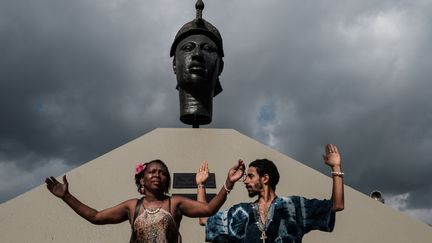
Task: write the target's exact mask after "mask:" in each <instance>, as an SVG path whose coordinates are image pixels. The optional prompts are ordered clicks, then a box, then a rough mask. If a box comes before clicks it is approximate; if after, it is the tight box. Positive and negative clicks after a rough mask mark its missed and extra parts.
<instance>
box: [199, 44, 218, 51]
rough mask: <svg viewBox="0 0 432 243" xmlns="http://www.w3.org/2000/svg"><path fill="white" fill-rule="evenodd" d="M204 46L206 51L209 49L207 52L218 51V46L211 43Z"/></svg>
mask: <svg viewBox="0 0 432 243" xmlns="http://www.w3.org/2000/svg"><path fill="white" fill-rule="evenodd" d="M202 48H203V50H204V51H207V52H216V51H217V49H216V46H214V45H211V44H204V46H203V47H202Z"/></svg>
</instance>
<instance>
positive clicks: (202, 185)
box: [197, 184, 205, 188]
mask: <svg viewBox="0 0 432 243" xmlns="http://www.w3.org/2000/svg"><path fill="white" fill-rule="evenodd" d="M197 188H205V185H204V184H198V185H197Z"/></svg>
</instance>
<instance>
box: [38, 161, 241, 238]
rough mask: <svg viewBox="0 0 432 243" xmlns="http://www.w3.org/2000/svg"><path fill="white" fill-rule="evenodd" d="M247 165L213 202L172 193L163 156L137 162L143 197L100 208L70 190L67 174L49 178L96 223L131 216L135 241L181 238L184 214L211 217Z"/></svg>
mask: <svg viewBox="0 0 432 243" xmlns="http://www.w3.org/2000/svg"><path fill="white" fill-rule="evenodd" d="M244 170H245V166H244V164H243V161H241V160H239V161H238V162H237V164H236V165H234V166H233V167H232V168H231V169H230V170H229V172H228V176H227V179H226V181H225V183H224V186H223V187H222V188H221V190H220V191H219V193H218V194H217V195H216V196H215V197H214V198H213V199H212V200H211V201H210V202H209V203H205V202H198V201H194V200H191V199H188V198H186V197H182V196H172V197H170V196H168V195H166V193H167V192H168V190H169V186H170V181H171V177H170V173H169V171H168V167H167V166H166V165H165V163H164V162H162V161H161V160H152V161H150V162H147V163H143V164H141V163H140V164H137V166H136V168H135V182H136V184H137V187H138V192H140V193H141V194H143V197H142V198H141V199H136V198H135V199H129V200H127V201H124V202H122V203H120V204H118V205H117V206H114V207H111V208H107V209H104V210H102V211H98V210H96V209H93V208H91V207H89V206H87V205H85V204H84V203H82V202H80V201H79V200H78V199H77V198H75V197H74V196H73V195H72V194H71V193H70V192H69V183H68V181H67V179H66V175H64V176H63V184H62V183H60V182H58V181H57V180H56V179H55V178H54V177H50V178H46V180H45V183H46V185H47V188H48V190H49V191H50V192H51V193H52V194H54V195H55V196H57V197H59V198H61V199H62V200H63V201H64V202H65V203H67V204H68V205H69V206H70V207H71V208H72V209H73V210H74V211H75V212H76V213H77V214H78V215H80V216H81V217H83V218H84V219H86V220H87V221H89V222H91V223H93V224H118V223H121V222H124V221H126V220H129V222H130V224H131V227H132V236H131V242H134V243H138V242H169V243H171V242H181V236H180V234H179V225H180V221H181V218H182V216H183V215H184V216H187V217H208V216H211V215H213V214H215V213H216V212H217V211H218V210H219V208H220V207H221V206H222V204H223V203H224V202H225V200H226V197H227V193H229V191H230V190H231V189H232V188H233V187H234V183H235V182H236V181H238V180H239V179H240V178H241V177H242V176H243V174H244ZM206 173H208V167H207V163H206V162H204V163H203V164H202V165H201V166H200V167H199V170H198V172H197V176H196V182H197V185H198V188H200V187H203V183H204V182H205V180H206V179H207V176H206Z"/></svg>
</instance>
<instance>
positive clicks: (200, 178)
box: [195, 160, 209, 185]
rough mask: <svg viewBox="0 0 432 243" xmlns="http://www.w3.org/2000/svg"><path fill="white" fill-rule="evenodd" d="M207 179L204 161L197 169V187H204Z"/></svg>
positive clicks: (206, 163)
mask: <svg viewBox="0 0 432 243" xmlns="http://www.w3.org/2000/svg"><path fill="white" fill-rule="evenodd" d="M208 177H209V169H208V162H207V161H206V160H204V161H203V162H202V164H201V165H200V166H199V167H198V169H197V172H196V176H195V182H196V184H197V185H204V184H205V183H206V182H207V179H208Z"/></svg>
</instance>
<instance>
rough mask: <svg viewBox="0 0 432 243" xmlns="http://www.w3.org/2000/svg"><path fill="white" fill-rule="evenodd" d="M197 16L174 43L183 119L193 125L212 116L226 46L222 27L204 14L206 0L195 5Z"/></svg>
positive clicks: (171, 52)
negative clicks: (211, 21) (209, 20)
mask: <svg viewBox="0 0 432 243" xmlns="http://www.w3.org/2000/svg"><path fill="white" fill-rule="evenodd" d="M195 8H196V11H197V15H196V18H195V19H194V20H192V21H190V22H188V23H186V24H185V25H183V27H182V28H180V30H179V31H178V33H177V35H176V37H175V38H174V42H173V44H172V46H171V51H170V56H174V58H173V70H174V74H175V75H176V78H177V89H178V91H179V98H180V120H181V121H182V122H183V123H185V124H189V125H193V126H194V127H198V126H199V125H204V124H209V123H210V122H211V120H212V110H213V97H214V96H216V95H217V94H219V93H220V92H222V87H221V85H220V82H219V75H220V74H221V73H222V70H223V64H224V63H223V60H222V57H223V56H224V53H223V46H222V37H221V35H220V33H219V31H218V30H217V29H216V28H215V27H214V26H213V25H212V24H210V23H209V22H207V21H206V20H205V19H203V18H202V10H203V9H204V3H203V2H202V1H201V0H198V1H197V3H196V5H195Z"/></svg>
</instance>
